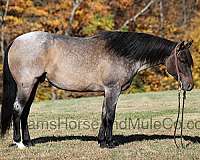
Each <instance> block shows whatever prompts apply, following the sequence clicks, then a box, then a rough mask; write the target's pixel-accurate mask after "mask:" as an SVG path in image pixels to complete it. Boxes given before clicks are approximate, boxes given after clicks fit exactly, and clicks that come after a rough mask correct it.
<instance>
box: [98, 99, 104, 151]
mask: <svg viewBox="0 0 200 160" xmlns="http://www.w3.org/2000/svg"><path fill="white" fill-rule="evenodd" d="M105 102H106V101H105V98H104V102H103V107H102V115H101V125H100V129H99V134H98V143H99V144H100V147H102V148H104V147H106V138H105V131H106V111H105Z"/></svg>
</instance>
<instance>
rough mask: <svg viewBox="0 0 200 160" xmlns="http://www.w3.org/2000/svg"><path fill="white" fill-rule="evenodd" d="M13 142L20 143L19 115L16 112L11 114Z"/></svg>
mask: <svg viewBox="0 0 200 160" xmlns="http://www.w3.org/2000/svg"><path fill="white" fill-rule="evenodd" d="M13 140H14V142H17V143H19V142H20V141H21V134H20V114H19V112H17V111H14V113H13Z"/></svg>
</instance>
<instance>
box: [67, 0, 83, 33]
mask: <svg viewBox="0 0 200 160" xmlns="http://www.w3.org/2000/svg"><path fill="white" fill-rule="evenodd" d="M82 2H83V0H73V8H72V11H71V14H70V17H69V26H68V28H67V30H66V32H65V35H70V34H72V33H71V32H72V31H71V30H72V23H73V21H74V16H75V13H76V11H77V9H78V8H79V6H80V5H81V3H82Z"/></svg>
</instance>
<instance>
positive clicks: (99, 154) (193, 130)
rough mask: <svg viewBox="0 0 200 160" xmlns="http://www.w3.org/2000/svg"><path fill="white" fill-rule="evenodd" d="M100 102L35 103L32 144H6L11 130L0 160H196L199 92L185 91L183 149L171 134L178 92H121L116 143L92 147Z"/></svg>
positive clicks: (199, 146) (198, 152)
mask: <svg viewBox="0 0 200 160" xmlns="http://www.w3.org/2000/svg"><path fill="white" fill-rule="evenodd" d="M102 100H103V97H94V98H80V99H71V100H58V101H45V102H40V103H34V105H33V106H32V109H31V113H30V116H29V126H30V134H31V137H32V140H33V142H34V143H35V146H34V147H31V148H28V149H24V150H19V149H17V148H15V147H9V145H10V144H11V143H12V132H10V134H9V135H8V137H7V139H6V140H5V141H3V142H0V159H6V160H7V159H67V160H68V159H106V160H111V159H123V160H124V159H199V157H200V144H199V143H200V137H199V136H200V90H194V91H192V92H191V93H188V94H187V102H186V108H185V117H184V122H185V123H184V135H185V137H184V139H185V141H184V143H185V145H186V146H187V147H186V148H185V149H177V148H176V147H175V145H174V142H173V136H172V135H173V131H174V127H173V122H175V120H176V115H177V91H167V92H159V93H138V94H134V95H121V96H120V100H119V103H118V107H117V114H116V122H115V124H114V135H115V136H114V139H115V141H116V142H118V143H119V146H118V147H116V148H115V149H101V148H100V147H99V146H98V145H97V141H96V140H97V137H96V136H97V133H98V127H99V123H100V115H101V106H102ZM178 133H179V132H178ZM178 143H180V140H179V139H178Z"/></svg>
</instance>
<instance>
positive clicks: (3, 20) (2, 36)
mask: <svg viewBox="0 0 200 160" xmlns="http://www.w3.org/2000/svg"><path fill="white" fill-rule="evenodd" d="M8 6H9V0H7V1H6V8H5V12H4V14H3V16H2V19H1V25H0V26H1V53H2V59H3V58H4V22H5V17H6V16H7V13H8Z"/></svg>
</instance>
